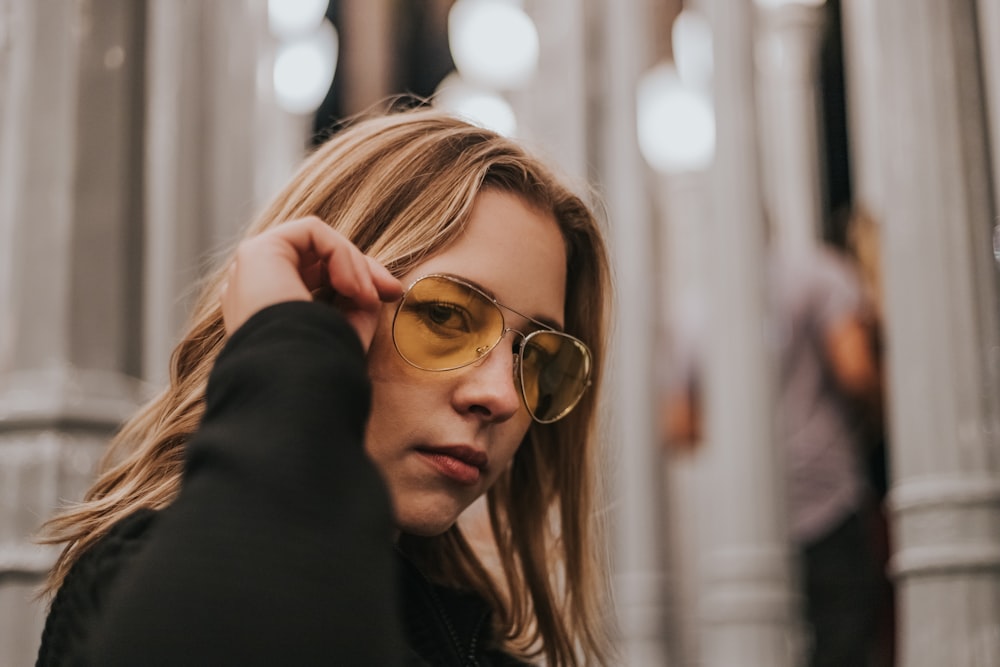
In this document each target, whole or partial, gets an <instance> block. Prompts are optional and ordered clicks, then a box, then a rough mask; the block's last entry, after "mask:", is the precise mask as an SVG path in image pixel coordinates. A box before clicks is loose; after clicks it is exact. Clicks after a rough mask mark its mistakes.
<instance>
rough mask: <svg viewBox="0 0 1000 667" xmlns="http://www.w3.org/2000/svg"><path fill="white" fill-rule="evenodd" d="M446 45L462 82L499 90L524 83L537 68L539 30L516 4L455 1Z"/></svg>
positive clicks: (485, 0)
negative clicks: (447, 44)
mask: <svg viewBox="0 0 1000 667" xmlns="http://www.w3.org/2000/svg"><path fill="white" fill-rule="evenodd" d="M448 42H449V45H450V46H451V55H452V59H453V60H454V61H455V67H456V68H458V71H459V72H461V74H462V78H464V79H465V80H466V81H470V82H473V83H476V84H479V85H483V86H487V87H490V88H497V89H501V90H505V89H512V88H517V87H519V86H522V85H524V84H525V83H527V82H528V81H529V80H530V79H531V77H532V75H533V74H534V73H535V69H536V68H537V66H538V30H537V29H536V28H535V24H534V22H533V21H532V20H531V18H530V17H529V16H528V15H527V14H525V13H524V10H523V9H521V8H520V7H518V6H517V4H516V3H511V2H504V1H502V0H458V1H457V2H456V3H455V4H454V5H452V7H451V11H450V12H449V13H448Z"/></svg>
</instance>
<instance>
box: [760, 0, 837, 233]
mask: <svg viewBox="0 0 1000 667" xmlns="http://www.w3.org/2000/svg"><path fill="white" fill-rule="evenodd" d="M757 14H758V26H759V31H760V32H759V36H758V38H757V45H756V49H755V51H756V56H757V58H756V61H757V67H758V75H757V76H758V79H757V81H758V84H759V85H758V87H757V99H758V104H759V108H760V111H761V116H760V122H761V135H760V136H761V139H762V141H761V146H760V149H761V154H762V156H763V165H764V169H763V173H762V176H763V186H764V192H765V206H766V209H767V215H768V216H769V218H770V220H769V224H770V225H771V226H772V233H773V235H774V240H775V241H777V242H779V243H781V244H787V245H788V246H790V247H792V248H801V247H809V246H811V245H813V244H815V243H816V241H817V240H818V239H819V238H820V236H821V229H822V224H823V213H822V211H823V197H824V194H823V187H822V173H821V163H822V160H821V159H820V126H819V119H820V116H819V112H820V107H819V102H818V90H819V53H820V40H821V37H822V28H823V8H822V6H819V7H816V6H812V5H806V4H799V3H796V2H791V3H786V4H783V5H780V6H778V7H773V8H768V9H760V10H758V12H757Z"/></svg>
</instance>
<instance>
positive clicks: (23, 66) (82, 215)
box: [0, 0, 145, 665]
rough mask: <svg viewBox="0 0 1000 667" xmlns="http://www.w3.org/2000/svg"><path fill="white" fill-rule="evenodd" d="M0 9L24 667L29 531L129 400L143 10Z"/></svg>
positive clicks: (1, 614) (6, 453) (7, 577)
mask: <svg viewBox="0 0 1000 667" xmlns="http://www.w3.org/2000/svg"><path fill="white" fill-rule="evenodd" d="M0 6H2V7H3V13H2V16H3V20H4V22H5V23H6V30H5V43H4V45H3V51H2V57H0V68H2V74H0V84H2V86H3V88H2V90H0V99H2V100H3V106H2V107H0V111H2V115H0V229H2V233H0V238H2V239H3V243H0V255H2V257H0V266H2V267H3V273H2V278H0V323H2V324H0V327H2V328H0V664H5V665H26V664H32V663H33V661H34V655H35V651H36V650H37V645H38V639H39V637H40V634H41V625H42V619H43V609H42V605H41V604H40V603H35V602H32V595H33V593H34V591H35V587H36V586H38V584H40V583H41V581H42V578H43V576H44V573H45V572H46V571H47V569H48V567H49V566H50V565H51V562H52V558H53V556H54V553H53V552H52V551H51V550H48V549H42V548H40V547H38V546H36V545H35V544H34V543H33V542H32V536H33V535H34V533H35V532H36V531H37V529H38V527H39V524H40V522H41V520H42V519H44V518H45V517H47V516H49V515H50V514H51V512H52V510H53V508H54V507H55V506H56V505H57V504H58V503H59V502H61V501H62V500H64V499H69V498H79V497H80V496H81V494H82V491H83V489H84V488H86V486H87V485H88V484H89V481H90V475H91V473H92V471H93V469H94V465H95V462H96V460H97V458H98V456H99V455H100V453H101V451H102V449H103V446H104V444H105V442H106V440H107V438H108V436H109V435H110V433H111V432H112V430H113V429H114V428H115V427H116V425H117V424H118V423H119V422H120V421H121V419H122V418H123V417H124V416H125V415H126V414H128V413H129V412H130V411H131V409H132V408H133V407H134V405H135V403H136V399H137V395H138V392H137V383H136V381H135V378H136V377H138V376H139V373H140V367H141V346H140V340H139V337H138V336H137V335H136V334H137V332H138V330H139V315H138V313H139V307H138V306H139V300H140V297H141V293H142V278H141V276H142V267H141V255H142V252H141V248H142V216H141V213H142V169H141V165H142V109H143V103H142V102H143V98H142V72H143V55H144V54H143V48H142V45H143V32H144V26H145V14H144V3H141V2H126V3H122V2H116V1H114V0H89V1H87V2H36V1H33V0H6V2H4V3H3V4H2V5H0Z"/></svg>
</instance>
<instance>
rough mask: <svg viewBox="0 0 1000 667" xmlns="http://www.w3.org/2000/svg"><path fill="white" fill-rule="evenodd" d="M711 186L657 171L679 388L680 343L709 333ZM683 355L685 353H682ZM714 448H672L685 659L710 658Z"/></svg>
mask: <svg viewBox="0 0 1000 667" xmlns="http://www.w3.org/2000/svg"><path fill="white" fill-rule="evenodd" d="M709 186H710V179H709V174H708V173H707V172H705V171H684V172H677V173H669V174H660V175H658V178H657V188H656V189H657V195H658V200H659V201H658V203H659V211H660V230H659V231H660V232H661V233H660V239H659V252H658V258H659V260H660V261H659V264H660V271H659V272H658V275H659V276H660V286H661V289H662V292H663V293H662V304H661V313H662V321H661V323H660V327H661V329H660V330H661V345H660V346H659V348H658V352H657V369H658V371H659V372H660V373H663V374H664V375H663V376H661V378H660V381H661V382H663V383H664V384H666V385H667V387H668V388H669V389H671V390H676V389H677V387H676V386H675V384H678V383H680V382H681V381H682V380H681V379H679V376H680V375H683V371H681V370H680V369H678V367H677V364H678V363H686V362H687V361H688V360H687V358H686V357H684V353H683V352H675V351H677V350H678V348H679V347H680V348H682V349H683V348H685V347H687V345H689V344H690V343H691V342H692V339H695V340H697V339H700V338H701V337H703V336H704V334H705V309H706V305H707V299H708V295H707V287H706V283H707V280H708V272H707V266H706V263H707V261H708V260H709V259H710V258H711V255H710V254H709V252H708V250H709V247H708V242H709V240H710V238H709V237H710V232H711V230H710V227H711V224H712V219H711V210H712V209H711V199H710V197H709V194H710V193H709ZM678 341H684V342H683V343H679V342H678ZM682 357H683V358H684V361H679V359H680V358H682ZM658 395H659V394H658ZM711 448H712V444H711V443H709V442H706V440H705V438H704V437H702V438H701V440H700V441H699V442H698V443H696V448H695V449H694V450H693V451H676V450H670V451H666V452H665V467H666V476H667V477H666V479H667V482H666V498H667V501H666V504H667V517H668V522H669V526H668V531H667V539H668V544H669V552H670V553H669V557H668V564H669V567H670V575H671V576H670V577H669V580H668V581H669V585H670V595H671V601H672V605H671V606H672V611H673V612H674V613H672V614H671V617H670V622H671V628H670V634H669V635H668V636H669V638H670V641H671V642H672V644H673V645H672V646H671V653H672V654H673V655H674V656H676V662H675V664H676V665H678V666H681V665H684V666H686V667H695V666H696V665H703V664H704V662H703V661H702V656H701V646H700V644H701V634H702V626H701V621H702V619H701V614H700V613H699V611H698V609H699V605H700V604H701V601H702V598H703V597H704V593H705V588H704V584H703V581H704V572H703V571H702V563H703V562H704V558H705V555H706V554H708V553H709V550H708V548H709V547H710V546H711V545H709V544H708V543H707V542H706V540H705V532H706V531H705V525H704V523H705V520H706V518H707V517H708V514H709V513H710V512H711V510H710V507H711V504H712V503H716V502H717V501H718V498H717V497H716V496H715V493H714V488H713V484H714V480H713V479H712V477H711V476H710V473H711V470H709V469H708V466H707V465H706V463H707V458H706V456H705V452H706V451H708V450H709V449H711Z"/></svg>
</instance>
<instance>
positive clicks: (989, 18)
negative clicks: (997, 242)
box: [976, 0, 1000, 210]
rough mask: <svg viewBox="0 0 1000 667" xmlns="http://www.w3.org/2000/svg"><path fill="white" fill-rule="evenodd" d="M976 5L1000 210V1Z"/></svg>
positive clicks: (982, 1)
mask: <svg viewBox="0 0 1000 667" xmlns="http://www.w3.org/2000/svg"><path fill="white" fill-rule="evenodd" d="M976 8H977V11H978V17H977V18H978V23H979V44H980V47H981V49H982V53H981V54H980V59H981V61H982V64H983V85H984V86H985V88H986V102H987V114H986V124H987V127H988V128H989V135H990V150H991V152H992V154H993V207H994V208H995V209H997V210H1000V2H995V1H994V0H978V1H977V3H976Z"/></svg>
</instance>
